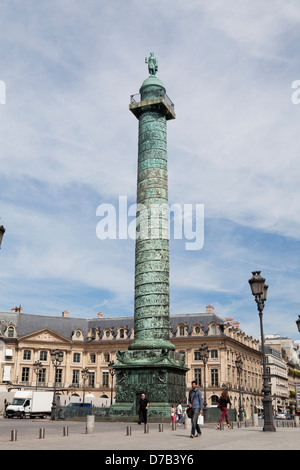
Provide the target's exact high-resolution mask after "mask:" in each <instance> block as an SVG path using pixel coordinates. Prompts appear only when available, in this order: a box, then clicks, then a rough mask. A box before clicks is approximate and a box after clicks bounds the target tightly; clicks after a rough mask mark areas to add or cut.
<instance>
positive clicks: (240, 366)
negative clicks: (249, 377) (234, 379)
mask: <svg viewBox="0 0 300 470" xmlns="http://www.w3.org/2000/svg"><path fill="white" fill-rule="evenodd" d="M235 366H236V370H237V374H238V380H239V416H238V419H239V422H241V421H243V409H242V391H241V375H242V371H243V361H242V358H241V356H238V357H237V358H236V361H235Z"/></svg>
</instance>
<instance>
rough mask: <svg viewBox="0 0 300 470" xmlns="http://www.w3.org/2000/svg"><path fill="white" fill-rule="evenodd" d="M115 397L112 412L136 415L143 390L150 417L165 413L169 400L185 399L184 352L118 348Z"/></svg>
mask: <svg viewBox="0 0 300 470" xmlns="http://www.w3.org/2000/svg"><path fill="white" fill-rule="evenodd" d="M113 367H114V369H115V371H116V400H115V403H114V404H113V405H112V406H111V409H110V415H111V416H119V417H122V416H124V417H125V416H132V417H134V416H137V414H138V403H139V400H140V397H141V394H142V393H145V395H146V397H147V398H148V400H149V401H150V406H149V410H148V416H149V417H168V416H170V413H171V406H172V404H174V405H177V404H178V403H180V402H182V403H185V402H186V396H185V391H186V386H185V374H186V372H187V370H188V368H187V367H186V365H185V355H184V354H182V353H177V352H175V351H170V350H166V349H151V350H150V349H148V350H136V351H118V352H117V362H116V363H115V364H114V366H113Z"/></svg>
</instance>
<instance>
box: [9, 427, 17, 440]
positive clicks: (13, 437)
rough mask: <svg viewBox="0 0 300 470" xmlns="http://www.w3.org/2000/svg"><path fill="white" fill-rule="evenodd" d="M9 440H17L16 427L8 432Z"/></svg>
mask: <svg viewBox="0 0 300 470" xmlns="http://www.w3.org/2000/svg"><path fill="white" fill-rule="evenodd" d="M10 440H11V441H16V440H17V430H16V429H12V430H11V432H10Z"/></svg>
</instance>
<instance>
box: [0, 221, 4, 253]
mask: <svg viewBox="0 0 300 470" xmlns="http://www.w3.org/2000/svg"><path fill="white" fill-rule="evenodd" d="M4 234H5V228H4V227H3V225H1V226H0V248H1V243H2V238H3V235H4Z"/></svg>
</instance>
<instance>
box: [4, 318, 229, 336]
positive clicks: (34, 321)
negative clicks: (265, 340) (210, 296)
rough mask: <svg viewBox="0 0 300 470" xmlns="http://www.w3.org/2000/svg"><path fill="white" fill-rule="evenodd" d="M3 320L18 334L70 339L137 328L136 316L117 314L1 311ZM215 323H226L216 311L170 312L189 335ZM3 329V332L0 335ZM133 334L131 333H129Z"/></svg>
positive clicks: (172, 323)
mask: <svg viewBox="0 0 300 470" xmlns="http://www.w3.org/2000/svg"><path fill="white" fill-rule="evenodd" d="M0 322H1V323H2V328H3V327H5V326H8V325H9V324H13V325H14V326H15V327H16V333H17V336H18V337H21V336H26V335H28V334H31V333H34V332H36V331H38V330H42V329H43V328H49V329H50V330H52V331H54V332H57V333H58V334H60V335H61V336H64V337H65V338H67V339H71V337H72V335H73V332H74V331H76V330H81V331H82V333H83V336H84V338H85V340H87V338H88V333H89V332H90V330H91V329H92V328H97V329H98V330H99V331H100V339H101V337H102V332H103V331H104V330H105V329H110V330H112V331H113V332H115V333H117V331H118V328H121V327H123V328H126V329H127V330H128V332H131V330H132V329H133V328H134V317H133V316H130V317H128V316H124V317H123V316H118V317H109V318H105V317H101V318H92V319H88V318H76V317H57V316H49V315H35V314H28V313H23V312H0ZM212 323H216V324H218V325H220V327H221V331H222V326H223V325H224V324H225V323H226V321H225V320H223V319H222V318H221V317H219V316H217V315H216V314H215V313H211V312H210V313H207V312H206V313H193V314H191V313H187V314H174V315H172V314H171V315H170V328H171V330H172V332H173V335H175V333H176V330H177V326H178V325H180V324H182V325H184V326H186V327H187V331H188V336H189V335H190V334H191V332H192V327H193V326H194V325H196V324H199V325H201V326H202V327H203V330H204V334H206V333H207V331H208V328H209V325H210V324H212ZM1 331H2V330H0V336H1ZM129 337H130V335H129Z"/></svg>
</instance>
